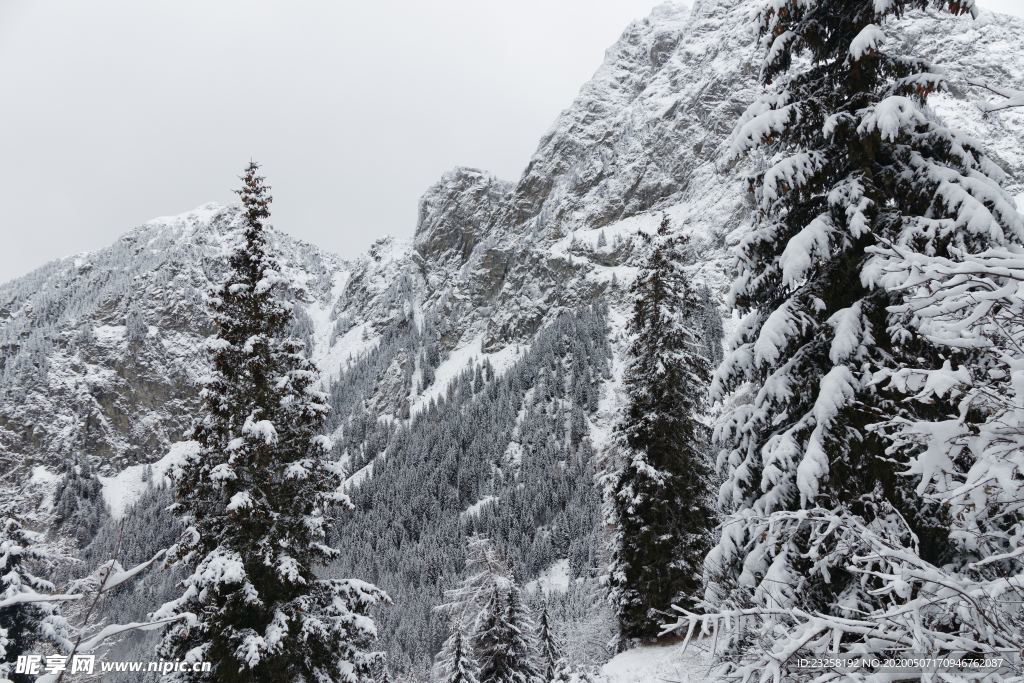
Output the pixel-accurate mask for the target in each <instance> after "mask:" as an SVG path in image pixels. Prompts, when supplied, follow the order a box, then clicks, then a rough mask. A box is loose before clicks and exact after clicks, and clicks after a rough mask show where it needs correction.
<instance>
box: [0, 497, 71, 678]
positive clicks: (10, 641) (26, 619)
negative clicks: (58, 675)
mask: <svg viewBox="0 0 1024 683" xmlns="http://www.w3.org/2000/svg"><path fill="white" fill-rule="evenodd" d="M41 541H42V536H41V535H40V534H37V533H35V532H33V531H29V530H28V529H26V528H25V527H23V526H22V525H21V523H20V522H19V521H18V520H16V519H14V518H13V517H6V518H2V526H0V681H4V680H11V681H13V682H14V683H29V682H30V681H32V680H35V677H34V676H29V675H27V674H18V673H14V664H15V662H16V661H17V659H18V655H23V654H36V653H37V652H39V648H38V646H39V645H41V644H44V643H46V644H49V645H52V646H54V647H56V648H57V649H58V650H60V651H63V652H67V651H68V650H69V649H70V648H71V640H70V638H71V631H70V627H69V626H68V623H67V620H66V619H65V618H64V617H63V616H62V615H61V614H60V611H59V609H58V604H59V603H58V602H57V599H60V598H61V596H52V597H53V598H55V599H47V598H48V597H49V594H52V593H53V590H54V586H53V584H52V583H50V582H49V581H47V580H46V579H43V578H40V577H38V576H36V575H35V574H33V573H32V570H31V569H32V565H35V566H46V565H50V564H52V563H53V557H52V556H51V555H50V554H49V553H47V552H46V551H45V550H44V549H43V548H42V547H41V545H40V543H41Z"/></svg>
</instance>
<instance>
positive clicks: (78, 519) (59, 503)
mask: <svg viewBox="0 0 1024 683" xmlns="http://www.w3.org/2000/svg"><path fill="white" fill-rule="evenodd" d="M53 500H54V503H53V512H54V517H55V522H56V523H57V525H58V526H59V527H60V528H63V529H67V530H68V531H69V532H70V533H71V534H72V535H74V537H75V539H76V540H77V541H78V544H79V545H80V546H82V547H84V546H86V545H87V544H88V543H89V542H90V541H91V540H92V539H93V537H94V536H95V535H96V532H97V531H98V530H99V528H100V526H101V525H102V523H103V520H104V519H106V517H107V516H108V515H109V512H108V511H107V506H106V502H105V501H104V500H103V485H102V484H101V483H100V480H99V477H97V476H96V473H95V472H94V471H93V469H92V466H91V465H90V464H89V459H88V458H82V459H81V460H79V461H77V462H68V463H67V464H66V465H65V472H64V478H63V479H62V480H61V482H60V484H59V485H58V486H57V490H56V492H55V493H54V496H53Z"/></svg>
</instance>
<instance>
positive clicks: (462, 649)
mask: <svg viewBox="0 0 1024 683" xmlns="http://www.w3.org/2000/svg"><path fill="white" fill-rule="evenodd" d="M441 667H442V670H443V672H444V679H443V680H444V681H445V683H479V681H478V679H477V676H476V672H477V666H476V662H475V661H474V660H473V652H472V650H471V649H470V648H469V644H468V643H467V642H466V639H465V636H464V635H463V632H462V627H461V626H457V627H456V628H455V630H454V632H453V633H452V636H451V638H449V639H448V642H447V643H445V650H444V652H443V654H442V659H441Z"/></svg>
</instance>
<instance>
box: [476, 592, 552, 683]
mask: <svg viewBox="0 0 1024 683" xmlns="http://www.w3.org/2000/svg"><path fill="white" fill-rule="evenodd" d="M533 628H534V625H533V622H532V620H531V619H530V617H529V615H528V614H527V612H526V608H525V607H524V606H523V602H522V598H521V597H520V595H519V589H518V588H517V587H515V586H512V587H510V588H509V590H508V591H507V593H506V594H505V595H502V593H501V592H500V591H499V590H498V589H497V587H495V589H494V591H493V592H492V593H491V596H490V599H489V600H488V601H487V604H486V605H485V606H484V610H483V612H482V613H481V615H480V620H479V622H478V624H477V629H476V636H475V638H474V641H473V651H474V654H475V656H476V660H477V662H479V664H480V676H479V680H480V683H534V681H535V679H536V678H537V677H538V676H539V675H540V672H539V671H538V670H537V665H536V661H535V654H534V642H533V638H532V637H531V635H530V634H531V633H532V631H533Z"/></svg>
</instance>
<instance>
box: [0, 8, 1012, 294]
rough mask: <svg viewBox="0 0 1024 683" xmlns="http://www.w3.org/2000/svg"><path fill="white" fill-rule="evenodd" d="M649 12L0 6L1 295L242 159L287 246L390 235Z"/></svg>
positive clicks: (538, 113) (507, 170) (205, 191)
mask: <svg viewBox="0 0 1024 683" xmlns="http://www.w3.org/2000/svg"><path fill="white" fill-rule="evenodd" d="M653 4H655V0H557V1H556V0H516V1H515V2H500V3H499V2H492V1H486V0H429V1H422V0H391V1H389V2H379V1H374V2H354V1H352V0H298V1H295V0H215V1H211V0H174V1H173V2H171V1H167V0H165V1H157V0H89V2H83V1H82V0H46V1H45V2H40V1H39V0H0V93H3V97H2V103H3V104H2V106H0V226H2V228H0V229H2V234H3V247H2V248H0V281H5V280H7V279H9V278H11V277H15V276H17V275H21V274H23V273H26V272H28V271H29V270H31V269H33V268H35V267H37V266H39V265H41V264H42V263H44V262H45V261H48V260H50V259H53V258H57V257H60V256H66V255H69V254H73V253H76V252H79V251H83V250H87V249H97V248H100V247H103V246H105V245H107V244H109V243H110V242H111V241H113V239H114V238H116V237H117V236H118V235H120V234H122V233H123V232H125V231H127V230H128V229H129V228H131V227H133V226H135V225H138V224H140V223H142V222H144V221H146V220H147V219H149V218H151V217H154V216H160V215H167V214H176V213H181V212H184V211H187V210H189V209H191V208H194V207H195V206H197V205H199V204H202V203H204V202H207V201H220V202H229V201H232V199H233V195H232V194H231V192H230V190H231V189H232V188H234V187H235V186H236V185H237V184H238V183H237V180H236V176H237V175H238V173H239V172H240V171H241V169H242V167H243V166H244V165H245V163H246V162H247V161H248V160H249V159H250V158H255V159H256V160H258V161H260V162H261V163H263V164H264V170H265V172H266V174H267V176H268V180H269V182H270V184H271V185H272V186H273V190H274V191H273V194H274V198H275V201H274V207H273V208H274V224H275V225H276V226H278V227H279V228H281V229H283V230H286V231H287V232H290V233H291V234H293V235H296V236H298V237H301V238H303V239H307V240H310V241H312V242H315V243H317V244H319V245H321V246H323V247H325V248H327V249H330V250H332V251H335V252H337V253H339V254H341V255H343V256H355V255H357V254H358V253H359V252H361V251H363V250H364V249H365V248H366V246H367V245H368V244H369V243H370V242H372V241H373V240H374V239H376V238H377V237H379V236H381V235H385V234H396V235H410V234H411V233H412V230H413V228H414V226H415V219H416V203H417V200H418V198H419V196H420V194H421V193H422V192H423V191H424V190H425V189H426V187H427V186H428V185H429V184H430V183H432V182H433V181H434V180H436V179H437V178H438V177H439V176H440V175H441V174H442V173H443V172H444V171H446V170H447V169H449V168H451V167H453V166H455V165H465V166H475V167H479V168H484V169H486V170H489V171H492V172H494V173H496V174H498V175H499V176H502V177H505V178H509V179H515V178H517V177H518V175H519V173H520V172H521V170H522V169H523V167H524V166H525V164H526V162H527V161H528V159H529V156H530V154H531V153H532V152H533V150H534V148H535V146H536V144H537V142H538V140H539V138H540V137H541V135H543V133H544V132H545V131H546V130H547V128H548V126H550V124H551V123H552V122H553V121H554V119H555V116H556V115H557V114H558V112H559V111H560V110H562V109H564V108H565V107H566V106H568V104H569V103H570V102H571V101H572V98H573V96H574V95H575V93H576V91H577V90H578V89H579V87H580V86H581V85H582V84H583V83H584V82H585V81H586V80H587V79H588V78H589V77H590V75H591V74H592V73H593V72H594V70H595V69H596V68H597V66H598V65H599V64H600V62H601V59H602V56H603V54H604V50H605V48H607V47H608V46H609V45H611V44H612V43H613V42H614V41H615V39H616V38H617V37H618V35H619V34H620V33H621V32H622V30H623V29H624V28H625V26H626V24H627V23H628V22H629V21H630V20H632V19H634V18H637V17H640V16H644V15H646V14H647V13H648V12H649V10H650V7H651V6H653ZM1021 4H1022V3H1021V0H983V1H982V5H983V6H984V7H990V8H993V9H999V10H1001V11H1007V12H1014V13H1017V14H1024V7H1021Z"/></svg>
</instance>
